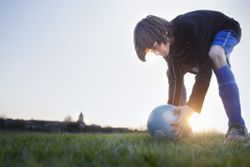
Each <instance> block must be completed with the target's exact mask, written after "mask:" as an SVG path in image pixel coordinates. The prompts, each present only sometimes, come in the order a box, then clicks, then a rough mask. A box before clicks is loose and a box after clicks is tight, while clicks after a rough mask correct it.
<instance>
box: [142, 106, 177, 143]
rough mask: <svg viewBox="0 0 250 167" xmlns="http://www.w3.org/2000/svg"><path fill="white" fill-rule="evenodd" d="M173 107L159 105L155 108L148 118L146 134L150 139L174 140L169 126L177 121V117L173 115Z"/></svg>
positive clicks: (174, 137)
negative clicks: (148, 134) (147, 133)
mask: <svg viewBox="0 0 250 167" xmlns="http://www.w3.org/2000/svg"><path fill="white" fill-rule="evenodd" d="M174 108H175V106H173V105H169V104H167V105H161V106H158V107H156V108H155V109H154V110H153V111H152V112H151V114H150V115H149V118H148V123H147V127H148V132H149V133H150V135H151V136H152V137H156V138H167V139H170V140H175V139H177V137H176V136H175V135H174V133H173V132H172V130H173V128H172V126H171V124H172V123H174V122H175V121H176V120H177V119H178V115H174V114H173V111H174Z"/></svg>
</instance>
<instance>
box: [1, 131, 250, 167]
mask: <svg viewBox="0 0 250 167" xmlns="http://www.w3.org/2000/svg"><path fill="white" fill-rule="evenodd" d="M0 166H1V167H5V166H6V167H11V166H18V167H19V166H20V167H22V166H25V167H26V166H27V167H36V166H39V167H40V166H41V167H42V166H44V167H47V166H53V167H57V166H58V167H70V166H72V167H74V166H77V167H80V166H90V167H92V166H93V167H99V166H100V167H103V166H109V167H112V166H114V167H119V166H122V167H123V166H124V167H125V166H126V167H151V166H152V167H153V166H167V167H169V166H170V167H171V166H177V167H179V166H185V167H188V166H202V167H203V166H225V167H240V166H245V167H250V141H245V142H239V143H225V142H224V135H223V134H220V133H214V132H204V133H196V134H194V135H193V136H192V137H189V138H187V139H185V140H181V141H175V142H173V141H167V140H156V139H152V138H151V137H150V136H149V135H148V134H147V133H116V134H60V133H58V134H50V133H35V132H34V133H30V132H10V131H0Z"/></svg>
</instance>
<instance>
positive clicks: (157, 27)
mask: <svg viewBox="0 0 250 167" xmlns="http://www.w3.org/2000/svg"><path fill="white" fill-rule="evenodd" d="M167 41H170V42H171V41H173V26H172V24H171V23H170V22H168V21H167V20H165V19H163V18H160V17H157V16H153V15H149V16H147V17H146V18H144V19H142V20H141V21H140V22H138V23H137V25H136V26H135V29H134V46H135V51H136V54H137V56H138V57H139V59H140V60H141V61H146V59H145V56H146V49H151V48H152V47H153V45H154V42H157V43H158V44H160V43H165V44H166V43H167Z"/></svg>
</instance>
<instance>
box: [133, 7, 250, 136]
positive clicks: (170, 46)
mask: <svg viewBox="0 0 250 167" xmlns="http://www.w3.org/2000/svg"><path fill="white" fill-rule="evenodd" d="M240 38H241V28H240V25H239V23H238V22H237V21H235V20H234V19H233V18H230V17H228V16H226V15H224V14H223V13H220V12H217V11H210V10H198V11H192V12H189V13H186V14H183V15H179V16H177V17H176V18H175V19H173V20H172V21H171V22H168V21H166V20H165V19H163V18H160V17H157V16H152V15H150V16H147V17H146V18H144V19H142V20H141V21H140V22H138V23H137V25H136V27H135V29H134V45H135V50H136V53H137V56H138V57H139V59H140V60H142V61H145V56H146V54H147V53H148V52H149V51H152V52H154V53H155V54H156V55H160V56H162V57H163V58H164V59H165V60H166V62H167V64H168V71H167V76H168V80H169V82H168V83H169V99H168V104H173V105H176V106H177V107H176V110H175V114H178V115H179V119H178V120H177V121H176V122H175V123H174V124H173V127H174V131H175V133H176V135H177V136H179V137H182V136H183V135H185V134H186V132H187V131H188V130H189V126H188V124H187V122H188V121H187V120H188V118H189V117H191V115H192V113H193V112H198V113H199V112H200V111H201V108H202V104H203V102H204V98H205V95H206V92H207V90H208V87H209V83H210V79H211V75H212V70H213V72H214V73H215V75H216V79H217V82H218V86H219V94H220V97H221V99H222V102H223V105H224V108H225V111H226V114H227V117H228V120H229V121H228V127H229V128H228V131H227V133H226V139H227V140H229V141H238V140H243V139H246V138H247V137H248V132H247V128H246V127H245V122H244V119H243V118H242V116H241V106H240V97H239V90H238V87H237V84H236V81H235V79H234V75H233V73H232V71H231V69H230V63H229V55H230V53H231V52H232V50H233V48H234V46H235V45H236V44H238V43H239V41H240ZM187 72H191V73H193V74H195V75H196V78H195V83H194V85H193V90H192V93H191V95H190V97H189V100H188V101H187V102H186V91H185V86H184V82H183V77H184V75H185V74H186V73H187Z"/></svg>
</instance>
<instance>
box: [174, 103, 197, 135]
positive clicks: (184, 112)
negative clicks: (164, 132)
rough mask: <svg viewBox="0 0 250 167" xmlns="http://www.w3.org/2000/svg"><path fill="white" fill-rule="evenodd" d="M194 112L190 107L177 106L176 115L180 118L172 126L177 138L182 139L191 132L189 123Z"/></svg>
mask: <svg viewBox="0 0 250 167" xmlns="http://www.w3.org/2000/svg"><path fill="white" fill-rule="evenodd" d="M193 112H194V110H193V109H192V108H191V107H189V106H188V105H184V106H177V107H176V108H175V111H174V115H176V114H177V115H179V118H178V119H177V120H176V122H175V123H173V124H172V126H173V131H174V133H175V135H176V137H177V138H181V137H183V136H185V135H187V133H189V132H190V131H191V128H190V126H189V122H188V121H189V118H190V117H191V116H192V114H193Z"/></svg>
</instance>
